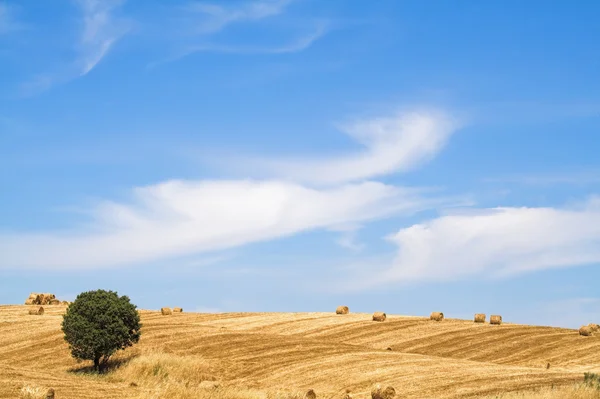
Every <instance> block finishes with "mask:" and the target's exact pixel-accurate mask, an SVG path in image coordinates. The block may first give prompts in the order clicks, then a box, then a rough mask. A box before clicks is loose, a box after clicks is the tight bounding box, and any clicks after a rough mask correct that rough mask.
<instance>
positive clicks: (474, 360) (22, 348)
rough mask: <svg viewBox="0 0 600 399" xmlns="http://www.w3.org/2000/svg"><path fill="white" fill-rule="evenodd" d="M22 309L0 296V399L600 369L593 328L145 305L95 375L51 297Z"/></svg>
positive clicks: (340, 392)
mask: <svg viewBox="0 0 600 399" xmlns="http://www.w3.org/2000/svg"><path fill="white" fill-rule="evenodd" d="M29 308H30V307H28V306H16V305H15V306H0V398H18V397H19V395H20V391H21V389H22V388H23V387H40V388H48V387H52V388H54V389H55V390H56V392H57V399H68V398H72V399H88V398H105V399H109V398H115V399H116V398H142V397H143V398H152V397H156V398H163V397H164V398H167V397H169V396H170V397H177V398H179V397H181V398H183V397H195V396H185V394H178V395H180V396H177V395H175V394H171V395H168V394H167V393H165V392H167V391H168V390H169V389H179V390H180V391H184V390H211V389H213V390H214V388H211V386H212V385H213V384H214V383H211V382H210V380H215V381H218V383H219V384H221V385H222V387H224V388H223V389H225V388H227V389H229V390H230V391H228V392H234V391H235V392H238V394H235V395H234V394H232V396H227V395H225V394H224V393H220V394H219V395H221V396H220V397H223V398H225V397H233V396H236V395H237V396H238V397H248V398H250V397H252V398H258V397H265V398H266V397H274V396H273V395H277V394H276V392H304V391H306V390H307V389H309V388H312V389H314V390H315V391H316V392H317V395H318V397H319V398H321V397H324V398H325V397H332V398H342V397H343V396H344V395H345V392H346V390H350V392H351V394H352V395H353V397H354V398H362V397H365V398H366V397H367V396H368V392H370V389H371V387H372V386H373V385H375V384H381V385H392V386H394V387H395V389H396V391H397V392H398V393H399V395H398V396H397V398H398V397H402V398H455V397H478V396H487V395H494V394H497V393H502V392H509V391H520V390H528V389H535V388H538V387H551V386H563V385H572V384H573V383H575V382H578V381H581V380H582V378H583V373H584V372H588V371H593V372H600V335H595V336H591V337H582V336H579V334H578V333H577V331H575V330H570V329H562V328H551V327H537V326H527V325H515V324H503V325H501V326H493V325H489V324H487V323H486V324H476V323H473V322H472V321H470V320H469V321H467V320H453V319H446V320H444V321H442V322H434V321H430V320H428V318H424V317H408V316H395V315H388V318H387V320H386V321H385V322H382V323H378V322H373V321H371V315H370V314H353V313H351V314H348V315H336V314H335V313H333V312H332V313H226V314H200V313H181V314H177V313H176V314H173V315H170V316H162V315H161V314H160V312H156V311H143V310H142V311H140V313H141V317H142V323H143V330H142V331H143V335H142V339H141V341H140V344H139V345H137V346H136V347H135V348H132V349H130V350H128V351H127V352H125V353H123V354H122V355H120V356H118V357H117V358H116V359H115V360H116V361H117V362H122V363H123V364H122V366H121V367H120V368H118V369H117V370H116V371H114V372H113V373H109V374H107V375H103V376H96V375H91V374H86V373H85V372H84V371H85V369H86V366H88V364H87V363H77V362H76V361H75V360H73V359H72V358H71V357H70V354H69V351H68V348H67V345H66V344H65V342H64V341H63V336H62V333H61V331H60V323H61V320H62V317H61V315H62V313H63V312H64V310H65V306H47V307H45V308H46V313H45V314H44V315H43V316H32V315H28V309H29ZM388 348H390V349H391V350H388ZM131 359H132V360H131ZM128 360H131V361H130V362H128ZM548 362H549V363H550V365H551V366H550V368H549V369H546V365H547V363H548ZM202 380H206V381H205V382H202ZM161 392H162V393H161ZM239 392H246V394H244V395H246V396H244V395H243V394H241V393H239ZM274 392H275V393H274ZM161 395H162V396H161ZM215 395H217V394H215ZM223 395H225V396H223ZM261 395H262V396H261ZM265 395H266V396H265ZM215 397H216V396H215Z"/></svg>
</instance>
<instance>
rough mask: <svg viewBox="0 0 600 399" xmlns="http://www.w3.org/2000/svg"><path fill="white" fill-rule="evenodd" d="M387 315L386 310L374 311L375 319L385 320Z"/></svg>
mask: <svg viewBox="0 0 600 399" xmlns="http://www.w3.org/2000/svg"><path fill="white" fill-rule="evenodd" d="M386 318H387V315H386V314H385V313H384V312H375V313H373V321H385V319H386Z"/></svg>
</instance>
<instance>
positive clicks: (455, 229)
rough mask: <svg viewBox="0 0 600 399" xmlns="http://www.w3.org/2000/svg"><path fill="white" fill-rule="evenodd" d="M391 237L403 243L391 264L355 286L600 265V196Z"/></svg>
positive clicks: (453, 218)
mask: <svg viewBox="0 0 600 399" xmlns="http://www.w3.org/2000/svg"><path fill="white" fill-rule="evenodd" d="M388 240H389V241H390V242H392V243H394V244H395V245H397V246H398V253H397V255H396V257H395V259H394V261H393V262H392V264H391V265H380V270H379V272H378V273H377V275H376V276H375V277H374V276H373V275H371V276H367V277H365V276H359V277H357V278H356V281H355V282H353V283H351V284H350V285H352V286H353V287H354V288H356V289H364V288H367V287H369V286H372V285H375V284H386V283H387V284H389V283H396V284H397V283H408V282H414V281H425V280H426V281H452V280H460V279H465V278H470V277H471V278H472V277H474V276H479V277H481V276H487V277H490V278H504V277H509V276H514V275H518V274H523V273H528V272H534V271H540V270H546V269H553V268H564V267H573V266H582V265H589V264H594V263H600V197H592V198H590V199H589V200H588V201H586V202H585V203H584V204H580V205H578V206H571V207H565V208H528V207H521V208H515V207H500V208H493V209H473V210H468V211H466V212H463V213H459V214H449V215H445V216H441V217H439V218H436V219H433V220H430V221H427V222H425V223H421V224H415V225H413V226H410V227H406V228H402V229H400V230H399V231H398V232H397V233H395V234H393V235H391V236H389V237H388Z"/></svg>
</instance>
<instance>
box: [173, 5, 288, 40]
mask: <svg viewBox="0 0 600 399" xmlns="http://www.w3.org/2000/svg"><path fill="white" fill-rule="evenodd" d="M290 3H292V0H263V1H253V2H246V3H242V4H241V5H240V4H239V3H238V4H234V5H231V4H229V5H227V6H225V5H216V4H210V3H204V2H192V3H190V4H188V5H187V7H185V8H184V9H185V11H186V12H187V13H188V14H191V16H192V17H194V18H195V27H194V30H193V33H195V34H209V33H216V32H219V31H221V30H223V29H225V28H226V27H227V26H228V25H231V24H233V23H239V22H244V21H258V20H261V19H264V18H268V17H273V16H276V15H279V14H281V13H283V12H284V10H285V8H286V7H287V6H288V5H289V4H290ZM222 4H226V3H222Z"/></svg>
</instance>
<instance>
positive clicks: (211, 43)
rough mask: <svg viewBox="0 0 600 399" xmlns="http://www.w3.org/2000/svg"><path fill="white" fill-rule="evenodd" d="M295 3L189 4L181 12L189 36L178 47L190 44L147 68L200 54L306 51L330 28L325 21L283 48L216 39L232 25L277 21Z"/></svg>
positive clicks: (180, 39)
mask: <svg viewBox="0 0 600 399" xmlns="http://www.w3.org/2000/svg"><path fill="white" fill-rule="evenodd" d="M292 3H293V0H261V1H244V2H235V3H221V4H218V5H217V4H212V3H204V2H192V3H189V4H188V5H187V6H186V7H183V8H182V10H183V12H184V13H185V15H184V16H183V17H181V18H179V19H178V22H179V23H180V24H183V25H184V26H187V28H184V29H183V30H184V31H185V32H186V34H185V35H183V37H178V39H177V41H178V43H181V42H187V44H186V45H183V46H181V47H180V48H179V50H178V51H177V52H176V53H175V55H173V56H171V57H169V58H167V59H164V60H161V61H155V62H152V63H150V64H148V67H149V68H152V67H154V66H157V65H160V64H164V63H168V62H173V61H176V60H179V59H181V58H184V57H187V56H189V55H191V54H194V53H198V52H212V53H228V54H242V55H243V54H287V53H297V52H300V51H304V50H306V49H308V48H309V47H311V46H312V45H313V43H315V42H316V41H317V40H319V39H320V38H321V37H322V36H324V35H325V34H326V33H327V31H328V25H327V23H326V22H325V21H319V22H318V23H316V24H315V27H314V28H313V30H312V31H311V32H309V33H304V34H303V35H297V36H296V38H295V39H291V40H290V39H288V40H286V41H283V40H282V42H283V44H280V45H266V44H260V43H255V44H239V43H237V44H230V43H222V42H221V43H219V42H218V40H215V39H214V37H215V36H216V35H218V34H219V33H221V32H223V31H226V30H227V29H228V28H229V27H231V26H232V25H243V24H247V25H249V24H252V25H254V26H256V24H257V23H258V22H260V21H263V20H265V19H269V18H273V17H278V16H280V15H282V14H284V13H285V12H286V10H287V8H288V6H289V5H290V4H292ZM311 24H312V23H311ZM304 25H306V23H305V24H304ZM286 26H287V25H286ZM287 35H288V33H282V32H281V31H277V32H276V33H273V34H272V35H271V36H273V37H283V36H287ZM245 36H246V35H243V36H242V37H245Z"/></svg>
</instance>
